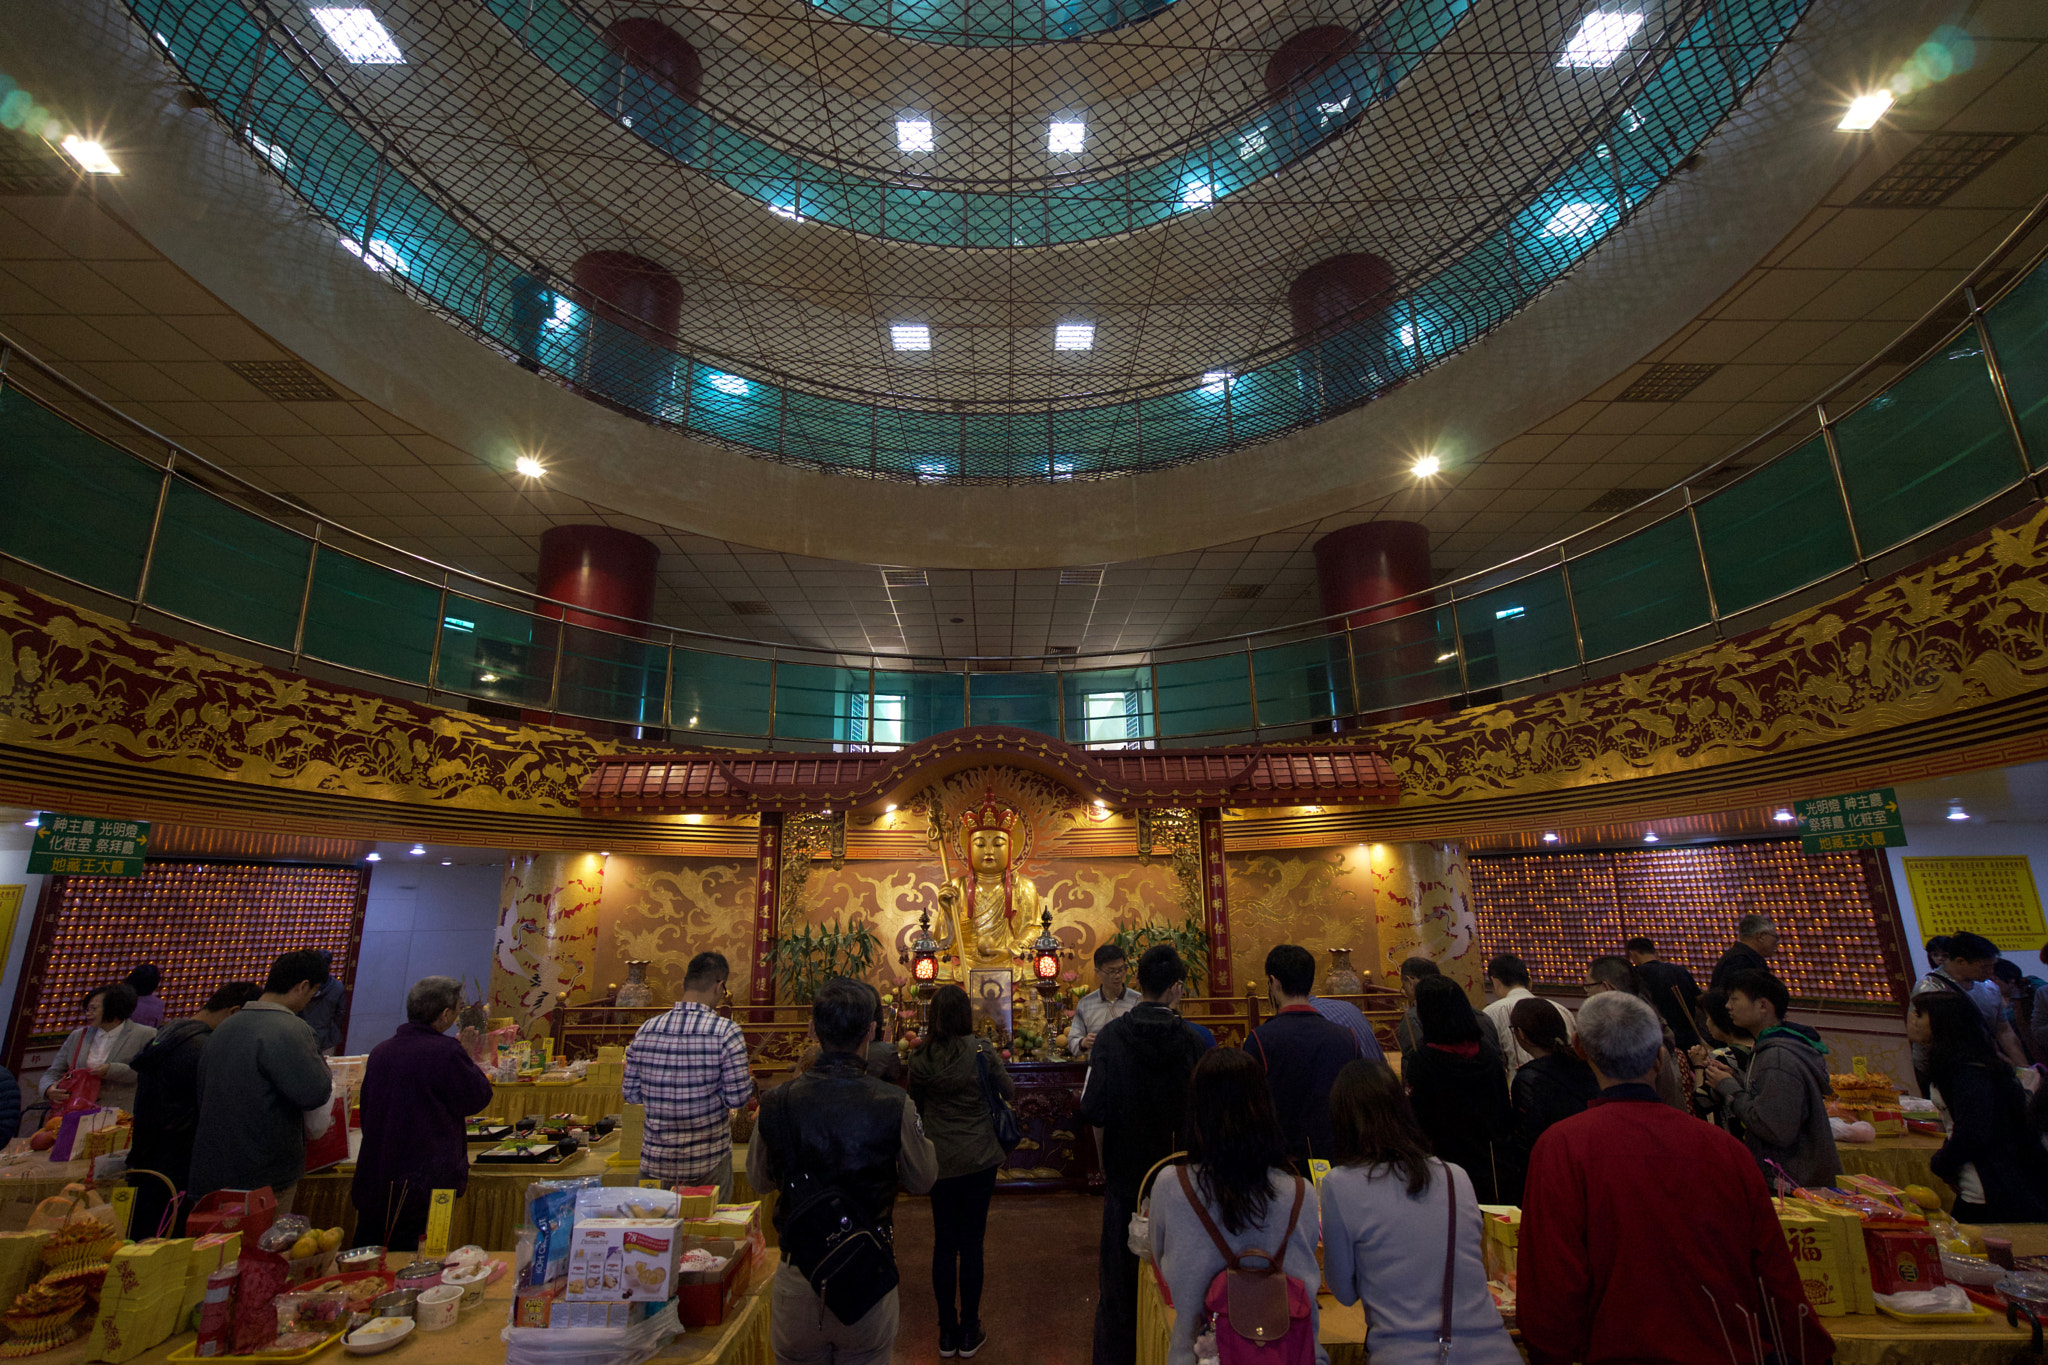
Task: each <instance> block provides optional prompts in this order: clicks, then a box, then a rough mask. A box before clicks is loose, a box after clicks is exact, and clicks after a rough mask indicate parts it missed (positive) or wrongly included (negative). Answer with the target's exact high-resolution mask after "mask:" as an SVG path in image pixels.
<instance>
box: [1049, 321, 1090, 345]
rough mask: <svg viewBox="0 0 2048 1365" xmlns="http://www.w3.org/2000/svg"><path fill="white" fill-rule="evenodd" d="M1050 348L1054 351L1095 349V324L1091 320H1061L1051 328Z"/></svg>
mask: <svg viewBox="0 0 2048 1365" xmlns="http://www.w3.org/2000/svg"><path fill="white" fill-rule="evenodd" d="M1052 348H1053V349H1054V350H1055V351H1092V350H1094V349H1095V324H1094V323H1092V322H1062V323H1060V324H1059V325H1058V326H1057V327H1054V328H1053V329H1052Z"/></svg>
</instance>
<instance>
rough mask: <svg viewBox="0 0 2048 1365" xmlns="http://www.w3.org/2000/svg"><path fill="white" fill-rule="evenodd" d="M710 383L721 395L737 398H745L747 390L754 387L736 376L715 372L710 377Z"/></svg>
mask: <svg viewBox="0 0 2048 1365" xmlns="http://www.w3.org/2000/svg"><path fill="white" fill-rule="evenodd" d="M709 383H710V385H711V387H712V388H714V389H717V390H718V391H719V392H720V393H729V394H731V395H732V396H733V397H735V398H744V397H745V396H746V394H747V390H748V389H750V388H752V387H753V385H751V384H749V383H747V381H746V380H744V379H742V378H740V377H739V376H738V375H736V374H719V373H718V372H717V371H715V370H714V371H713V372H712V373H711V375H710V378H709Z"/></svg>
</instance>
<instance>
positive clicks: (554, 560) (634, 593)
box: [536, 526, 661, 636]
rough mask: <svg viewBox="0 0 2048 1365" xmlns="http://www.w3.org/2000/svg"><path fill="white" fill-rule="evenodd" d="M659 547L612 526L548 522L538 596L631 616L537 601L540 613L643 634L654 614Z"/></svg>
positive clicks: (542, 541) (543, 536) (617, 632)
mask: <svg viewBox="0 0 2048 1365" xmlns="http://www.w3.org/2000/svg"><path fill="white" fill-rule="evenodd" d="M660 559H661V551H660V550H658V549H656V548H655V546H654V544H653V542H651V541H648V540H643V539H642V538H641V537H639V536H636V535H634V534H633V533H632V532H631V531H621V530H617V529H616V528H614V527H610V526H552V527H549V528H548V529H547V530H546V531H543V532H542V533H541V537H540V573H539V575H538V583H537V586H536V590H537V591H538V592H539V593H540V595H541V596H542V597H552V598H555V599H556V600H558V601H562V602H567V603H568V604H569V605H570V606H571V607H587V608H589V610H590V612H610V613H611V615H612V616H625V617H630V618H631V623H628V622H622V621H614V620H612V619H610V617H606V616H595V615H591V614H589V613H587V612H580V611H573V610H571V611H566V612H565V611H564V610H563V609H562V608H560V607H557V606H554V605H553V604H551V603H546V602H543V603H539V604H538V605H537V608H536V609H537V611H538V612H539V614H540V615H542V616H551V617H554V618H555V619H557V620H566V621H568V623H569V624H570V625H572V626H588V627H590V628H591V629H594V630H608V631H611V632H612V633H613V634H615V635H636V636H644V635H646V633H647V628H646V627H645V626H644V625H642V624H640V623H641V622H644V621H646V620H647V618H648V617H650V616H652V615H653V614H654V566H655V565H656V563H658V562H659V561H660Z"/></svg>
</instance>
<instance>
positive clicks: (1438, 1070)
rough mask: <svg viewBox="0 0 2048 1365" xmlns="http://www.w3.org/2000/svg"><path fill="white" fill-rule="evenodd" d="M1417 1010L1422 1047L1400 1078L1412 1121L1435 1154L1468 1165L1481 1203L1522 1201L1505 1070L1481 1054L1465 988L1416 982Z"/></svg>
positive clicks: (1440, 980) (1435, 980)
mask: <svg viewBox="0 0 2048 1365" xmlns="http://www.w3.org/2000/svg"><path fill="white" fill-rule="evenodd" d="M1552 1012H1553V1013H1555V1011H1554V1010H1553V1011H1552ZM1415 1013H1416V1016H1417V1018H1419V1019H1420V1020H1421V1021H1422V1046H1421V1048H1420V1049H1418V1050H1417V1051H1416V1054H1415V1060H1414V1061H1412V1062H1410V1063H1409V1064H1408V1066H1407V1068H1406V1075H1405V1076H1404V1079H1405V1080H1406V1081H1407V1082H1408V1093H1409V1095H1410V1096H1411V1097H1412V1099H1413V1102H1414V1106H1415V1120H1416V1122H1417V1123H1419V1124H1421V1125H1422V1131H1423V1133H1424V1135H1425V1136H1427V1137H1428V1138H1429V1145H1430V1146H1431V1147H1432V1148H1434V1149H1435V1151H1436V1154H1437V1155H1438V1156H1440V1157H1442V1158H1443V1159H1444V1160H1446V1161H1449V1162H1453V1163H1455V1164H1456V1165H1459V1166H1463V1167H1464V1168H1465V1172H1466V1174H1468V1175H1470V1176H1471V1177H1472V1185H1473V1188H1474V1189H1476V1190H1477V1191H1478V1193H1479V1202H1480V1203H1482V1204H1519V1203H1521V1202H1522V1174H1521V1172H1522V1168H1521V1164H1520V1163H1519V1162H1518V1161H1516V1159H1515V1148H1514V1142H1513V1140H1512V1136H1511V1135H1512V1132H1513V1129H1514V1107H1513V1105H1512V1104H1511V1103H1510V1101H1509V1099H1508V1076H1507V1072H1506V1071H1505V1070H1503V1069H1502V1067H1501V1066H1500V1065H1499V1063H1497V1062H1495V1061H1493V1060H1492V1059H1491V1058H1489V1057H1487V1056H1486V1055H1485V1054H1484V1052H1483V1050H1482V1049H1481V1047H1480V1045H1479V1023H1478V1019H1477V1018H1476V1016H1474V1014H1473V1012H1472V1002H1471V1001H1470V1000H1467V999H1466V998H1465V988H1464V987H1463V986H1460V985H1459V984H1458V983H1457V982H1455V981H1453V980H1451V979H1450V978H1449V977H1447V976H1438V977H1430V978H1427V979H1425V980H1422V981H1418V982H1416V983H1415Z"/></svg>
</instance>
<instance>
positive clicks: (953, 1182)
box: [910, 986, 1017, 1359]
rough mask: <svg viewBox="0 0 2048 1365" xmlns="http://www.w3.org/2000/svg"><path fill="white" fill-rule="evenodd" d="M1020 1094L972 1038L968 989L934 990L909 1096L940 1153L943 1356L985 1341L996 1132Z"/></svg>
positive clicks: (935, 1262)
mask: <svg viewBox="0 0 2048 1365" xmlns="http://www.w3.org/2000/svg"><path fill="white" fill-rule="evenodd" d="M1016 1096H1017V1087H1016V1085H1015V1083H1014V1082H1012V1081H1011V1080H1010V1073H1009V1072H1008V1071H1006V1070H1004V1068H1003V1062H1002V1058H1000V1057H998V1056H996V1054H995V1049H994V1048H991V1047H990V1046H989V1045H988V1044H987V1043H986V1042H984V1041H983V1040H981V1039H979V1038H976V1037H975V1036H974V1007H973V1005H972V1004H970V1003H969V1001H968V999H967V992H966V991H963V990H961V989H960V988H959V987H958V986H941V987H939V989H938V991H937V993H936V994H934V995H933V996H932V1003H931V1006H930V1033H929V1036H928V1037H927V1038H926V1039H925V1042H924V1046H922V1047H920V1048H919V1049H918V1050H917V1051H916V1052H914V1053H912V1054H911V1057H910V1098H911V1099H912V1100H913V1101H914V1102H915V1103H916V1105H917V1112H918V1115H919V1117H920V1118H922V1119H923V1120H924V1133H925V1136H926V1137H928V1138H930V1139H931V1143H932V1146H933V1147H934V1148H936V1149H937V1150H938V1154H939V1178H938V1181H937V1183H936V1184H934V1185H933V1186H932V1194H931V1199H932V1293H933V1294H934V1295H935V1296H936V1297H937V1298H938V1301H939V1354H940V1355H941V1356H947V1357H952V1356H958V1357H960V1358H961V1359H967V1358H970V1357H972V1356H973V1355H974V1353H975V1352H976V1351H979V1350H980V1349H981V1347H982V1343H983V1342H985V1341H987V1340H988V1333H987V1332H985V1331H983V1330H982V1326H981V1282H982V1257H981V1244H982V1239H983V1238H984V1237H985V1236H986V1235H987V1232H988V1202H989V1199H990V1198H991V1197H992V1196H993V1195H994V1194H995V1190H996V1170H997V1169H998V1168H999V1167H1000V1166H1001V1165H1002V1164H1003V1162H1004V1160H1005V1159H1006V1158H1007V1157H1008V1156H1009V1152H1008V1150H1007V1149H1006V1148H1005V1147H1004V1146H1003V1144H1002V1142H1001V1141H999V1140H998V1137H997V1119H998V1114H997V1111H998V1110H1001V1111H1003V1113H1002V1115H1001V1117H1003V1118H1005V1119H1008V1120H1009V1123H1010V1124H1013V1123H1014V1121H1015V1120H1014V1117H1013V1116H1012V1115H1011V1114H1010V1112H1009V1106H1010V1104H1011V1103H1012V1102H1013V1101H1014V1100H1015V1099H1016ZM1005 1126H1006V1127H1007V1126H1009V1125H1008V1124H1006V1125H1005ZM1013 1145H1014V1144H1013Z"/></svg>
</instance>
